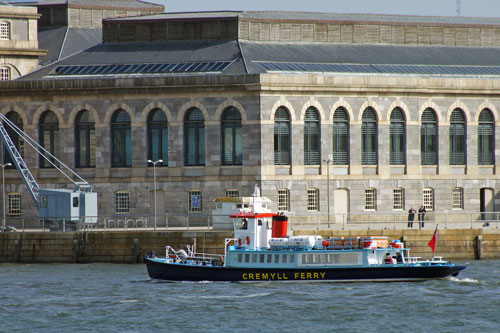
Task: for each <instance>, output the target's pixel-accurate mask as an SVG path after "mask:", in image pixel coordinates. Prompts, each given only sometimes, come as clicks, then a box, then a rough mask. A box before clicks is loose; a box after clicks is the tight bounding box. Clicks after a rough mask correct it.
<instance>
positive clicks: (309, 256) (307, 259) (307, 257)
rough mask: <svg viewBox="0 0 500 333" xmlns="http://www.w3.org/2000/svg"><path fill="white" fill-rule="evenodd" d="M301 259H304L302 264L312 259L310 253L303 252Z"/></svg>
mask: <svg viewBox="0 0 500 333" xmlns="http://www.w3.org/2000/svg"><path fill="white" fill-rule="evenodd" d="M302 260H303V261H304V264H310V263H312V261H313V255H312V254H304V255H303V258H302Z"/></svg>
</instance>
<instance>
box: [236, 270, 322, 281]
mask: <svg viewBox="0 0 500 333" xmlns="http://www.w3.org/2000/svg"><path fill="white" fill-rule="evenodd" d="M325 276H326V273H325V272H296V273H290V274H286V273H243V280H322V279H325ZM290 277H291V278H290Z"/></svg>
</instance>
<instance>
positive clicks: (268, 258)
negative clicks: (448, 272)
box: [267, 254, 273, 264]
mask: <svg viewBox="0 0 500 333" xmlns="http://www.w3.org/2000/svg"><path fill="white" fill-rule="evenodd" d="M272 262H273V255H272V254H268V255H267V263H268V264H270V263H272Z"/></svg>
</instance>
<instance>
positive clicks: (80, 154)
mask: <svg viewBox="0 0 500 333" xmlns="http://www.w3.org/2000/svg"><path fill="white" fill-rule="evenodd" d="M95 148H96V140H95V123H94V117H93V116H92V114H91V113H90V112H89V111H87V110H82V111H80V112H79V113H78V115H77V116H76V119H75V160H76V163H75V165H76V167H77V168H95Z"/></svg>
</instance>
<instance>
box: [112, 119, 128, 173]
mask: <svg viewBox="0 0 500 333" xmlns="http://www.w3.org/2000/svg"><path fill="white" fill-rule="evenodd" d="M111 166H112V167H114V168H118V167H131V166H132V131H131V128H130V117H129V115H128V113H127V111H125V110H117V111H115V113H114V114H113V117H112V118H111Z"/></svg>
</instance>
